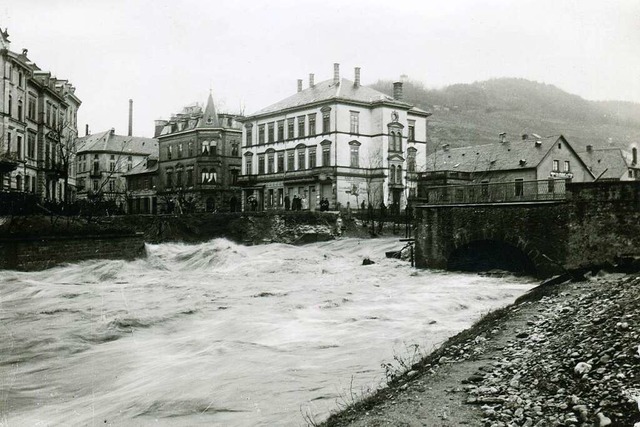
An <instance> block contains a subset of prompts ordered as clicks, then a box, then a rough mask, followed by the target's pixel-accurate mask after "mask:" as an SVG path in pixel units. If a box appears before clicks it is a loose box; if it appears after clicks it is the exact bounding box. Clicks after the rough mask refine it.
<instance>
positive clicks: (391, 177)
mask: <svg viewBox="0 0 640 427" xmlns="http://www.w3.org/2000/svg"><path fill="white" fill-rule="evenodd" d="M390 169H391V170H390V172H389V182H390V183H391V184H393V183H395V181H396V167H395V166H394V165H391V168H390Z"/></svg>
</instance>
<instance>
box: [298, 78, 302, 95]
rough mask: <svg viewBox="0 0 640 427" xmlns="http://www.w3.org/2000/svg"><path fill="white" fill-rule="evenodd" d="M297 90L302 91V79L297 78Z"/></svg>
mask: <svg viewBox="0 0 640 427" xmlns="http://www.w3.org/2000/svg"><path fill="white" fill-rule="evenodd" d="M298 92H302V79H298Z"/></svg>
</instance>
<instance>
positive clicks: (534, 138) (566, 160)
mask: <svg viewBox="0 0 640 427" xmlns="http://www.w3.org/2000/svg"><path fill="white" fill-rule="evenodd" d="M594 178H595V177H594V174H593V173H592V171H591V170H590V169H589V167H588V166H587V164H585V162H584V161H583V159H582V157H580V155H579V154H578V153H577V152H576V151H575V150H574V148H573V147H572V146H571V144H570V143H569V141H568V140H567V139H566V138H565V137H564V136H563V135H559V136H546V137H542V136H540V135H536V134H531V135H527V134H525V135H522V137H521V138H517V139H515V140H513V141H512V140H510V139H509V138H508V136H507V135H506V134H505V133H502V134H500V135H499V140H498V141H497V142H495V143H493V144H484V145H475V146H472V145H470V146H464V147H457V148H451V147H449V146H448V145H445V146H443V147H442V148H441V149H438V150H436V151H435V152H433V153H431V154H430V155H429V156H428V157H427V165H426V172H424V173H421V174H420V190H419V193H420V196H421V197H425V196H426V195H427V193H428V192H429V191H431V190H429V189H430V188H433V187H438V186H442V185H451V184H454V185H456V184H489V183H513V184H514V185H513V189H514V192H515V195H518V193H522V191H523V190H522V189H523V185H524V183H525V182H528V181H538V182H540V181H548V185H547V186H545V188H546V189H547V190H545V191H550V192H553V191H555V190H554V189H555V188H557V186H556V185H554V184H555V181H558V180H562V181H566V180H570V181H572V182H590V181H593V180H594Z"/></svg>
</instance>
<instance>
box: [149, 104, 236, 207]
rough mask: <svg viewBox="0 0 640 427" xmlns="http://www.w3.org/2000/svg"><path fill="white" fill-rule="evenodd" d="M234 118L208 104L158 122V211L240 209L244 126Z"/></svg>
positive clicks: (190, 108)
mask: <svg viewBox="0 0 640 427" xmlns="http://www.w3.org/2000/svg"><path fill="white" fill-rule="evenodd" d="M239 118H240V116H238V115H235V114H226V113H218V112H217V111H216V108H215V105H214V102H213V96H212V95H211V94H209V98H208V99H207V104H206V106H205V108H204V110H203V109H202V107H201V106H199V105H191V106H187V107H185V108H184V109H183V110H182V111H181V112H180V113H178V114H175V115H173V116H172V117H171V118H170V119H169V120H156V127H155V137H156V138H158V141H159V149H160V154H159V161H158V179H157V185H156V187H157V195H158V212H176V211H177V212H205V211H206V212H213V211H222V212H228V211H235V210H237V209H238V208H239V207H238V205H239V199H240V188H239V187H238V176H239V174H240V167H241V158H240V143H241V139H242V128H241V124H240V122H239V121H238V119H239Z"/></svg>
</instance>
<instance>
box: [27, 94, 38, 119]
mask: <svg viewBox="0 0 640 427" xmlns="http://www.w3.org/2000/svg"><path fill="white" fill-rule="evenodd" d="M27 117H28V118H30V119H31V120H35V119H36V99H35V98H34V97H32V96H29V100H28V101H27Z"/></svg>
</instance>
